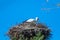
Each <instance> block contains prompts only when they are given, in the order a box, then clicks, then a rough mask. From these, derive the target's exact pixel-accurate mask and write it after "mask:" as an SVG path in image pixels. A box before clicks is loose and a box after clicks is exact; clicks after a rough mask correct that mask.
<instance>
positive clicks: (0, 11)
mask: <svg viewBox="0 0 60 40" xmlns="http://www.w3.org/2000/svg"><path fill="white" fill-rule="evenodd" d="M58 3H60V0H49V1H48V2H46V0H0V40H9V37H8V36H7V35H6V33H7V31H8V30H9V29H10V28H11V26H14V25H16V24H18V23H21V22H23V21H24V20H26V19H29V18H35V17H36V16H38V17H39V19H40V20H39V21H40V22H41V23H43V24H46V25H47V26H49V28H50V29H51V30H52V34H53V35H52V37H51V40H60V7H59V6H58V5H57V4H58Z"/></svg>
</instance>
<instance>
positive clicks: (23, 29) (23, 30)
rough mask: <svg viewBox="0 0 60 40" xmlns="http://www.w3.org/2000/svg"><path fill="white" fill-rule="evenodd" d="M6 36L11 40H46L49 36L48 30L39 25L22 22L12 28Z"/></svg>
mask: <svg viewBox="0 0 60 40" xmlns="http://www.w3.org/2000/svg"><path fill="white" fill-rule="evenodd" d="M8 35H9V37H10V39H11V40H46V39H47V38H48V37H49V35H50V29H49V28H48V27H47V26H45V25H42V24H40V23H37V24H36V23H34V22H31V23H27V22H24V23H22V24H18V25H17V26H15V27H12V28H11V29H10V30H9V32H8Z"/></svg>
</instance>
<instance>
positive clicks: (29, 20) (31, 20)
mask: <svg viewBox="0 0 60 40" xmlns="http://www.w3.org/2000/svg"><path fill="white" fill-rule="evenodd" d="M38 19H39V18H38V17H36V18H35V19H32V18H30V19H28V20H27V21H26V22H33V21H35V22H36V21H38Z"/></svg>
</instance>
